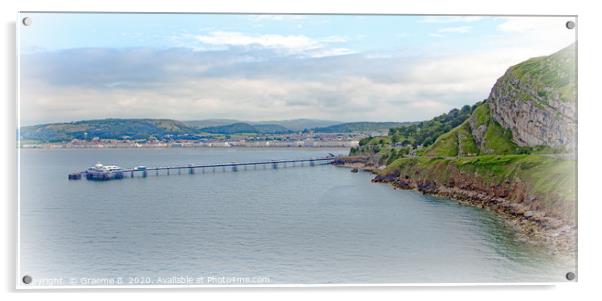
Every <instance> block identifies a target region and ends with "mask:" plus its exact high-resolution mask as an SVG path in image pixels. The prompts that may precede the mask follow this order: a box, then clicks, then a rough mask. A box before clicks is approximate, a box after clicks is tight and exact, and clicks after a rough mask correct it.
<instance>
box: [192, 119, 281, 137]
mask: <svg viewBox="0 0 602 301" xmlns="http://www.w3.org/2000/svg"><path fill="white" fill-rule="evenodd" d="M200 131H201V132H204V133H210V134H226V135H229V134H243V133H245V134H281V133H288V132H290V130H289V129H287V128H285V127H283V126H281V125H277V124H255V125H251V124H248V123H246V122H237V123H233V124H228V125H222V126H213V127H206V128H202V129H200Z"/></svg>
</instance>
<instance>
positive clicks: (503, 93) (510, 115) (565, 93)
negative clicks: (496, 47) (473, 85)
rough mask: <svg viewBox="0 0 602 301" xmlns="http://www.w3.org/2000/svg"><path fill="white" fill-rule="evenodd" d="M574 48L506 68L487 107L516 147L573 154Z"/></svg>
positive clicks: (575, 106) (574, 121)
mask: <svg viewBox="0 0 602 301" xmlns="http://www.w3.org/2000/svg"><path fill="white" fill-rule="evenodd" d="M575 53H576V49H575V45H571V46H569V47H566V48H564V49H562V50H560V51H559V52H557V53H554V54H552V55H550V56H546V57H537V58H532V59H530V60H527V61H525V62H523V63H520V64H518V65H515V66H513V67H511V68H509V69H508V70H507V71H506V73H505V74H504V75H503V76H502V77H501V78H500V79H498V81H497V82H496V84H495V85H494V87H493V89H492V90H491V94H490V95H489V98H488V99H487V100H486V103H487V104H488V105H489V108H490V110H491V116H492V117H493V119H494V120H495V121H496V122H498V123H499V124H500V125H501V126H502V127H504V128H506V129H509V130H511V131H512V141H513V142H514V143H516V144H517V145H519V146H538V145H545V146H551V147H554V148H564V149H567V150H572V149H573V148H574V146H575V139H576V134H577V118H576V114H577V102H576V85H575V80H576V74H575Z"/></svg>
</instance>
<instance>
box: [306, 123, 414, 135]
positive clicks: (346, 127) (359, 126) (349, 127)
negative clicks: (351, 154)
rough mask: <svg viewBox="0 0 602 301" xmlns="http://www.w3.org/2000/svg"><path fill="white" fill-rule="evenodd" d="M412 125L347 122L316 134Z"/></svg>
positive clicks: (326, 128) (319, 129)
mask: <svg viewBox="0 0 602 301" xmlns="http://www.w3.org/2000/svg"><path fill="white" fill-rule="evenodd" d="M407 124H411V123H410V122H347V123H341V124H335V125H331V126H327V127H321V128H316V129H314V132H316V133H351V132H370V131H377V130H386V129H389V128H392V127H398V126H403V125H407Z"/></svg>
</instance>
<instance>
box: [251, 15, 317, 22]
mask: <svg viewBox="0 0 602 301" xmlns="http://www.w3.org/2000/svg"><path fill="white" fill-rule="evenodd" d="M248 19H249V20H251V21H256V22H259V21H300V20H305V19H307V16H306V15H252V16H248Z"/></svg>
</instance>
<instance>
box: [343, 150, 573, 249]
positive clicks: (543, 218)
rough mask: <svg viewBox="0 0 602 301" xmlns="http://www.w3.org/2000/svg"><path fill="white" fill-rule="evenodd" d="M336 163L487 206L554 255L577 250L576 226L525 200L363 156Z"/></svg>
mask: <svg viewBox="0 0 602 301" xmlns="http://www.w3.org/2000/svg"><path fill="white" fill-rule="evenodd" d="M335 165H337V166H340V167H347V168H357V169H361V170H364V171H368V172H371V173H373V174H375V177H374V178H373V179H372V182H374V183H387V184H390V185H392V186H393V187H394V188H395V189H404V190H416V191H419V192H421V193H423V194H427V195H433V196H439V197H445V198H448V199H450V200H453V201H456V202H458V203H459V204H463V205H467V206H474V207H479V208H483V209H485V210H490V211H492V212H495V213H496V214H497V215H499V216H500V217H502V218H503V220H504V221H505V222H507V223H508V225H509V226H511V227H512V228H514V229H515V230H516V235H517V239H518V240H519V241H523V242H525V243H529V244H533V245H540V246H544V247H546V248H547V249H548V250H549V253H550V254H554V255H571V254H574V253H575V252H576V249H575V248H576V237H577V229H576V226H575V225H571V224H569V223H568V222H566V221H565V220H563V219H561V218H558V217H554V216H553V215H551V214H547V213H546V212H545V211H544V210H535V209H533V208H531V207H530V206H527V205H525V204H521V203H517V202H512V201H511V200H509V199H507V198H504V197H500V196H499V195H496V193H495V192H489V193H487V192H482V191H477V190H471V189H465V188H460V187H454V186H452V187H449V186H447V185H442V184H440V183H437V182H435V181H430V180H417V179H413V178H409V177H400V176H399V175H396V174H382V173H379V171H380V170H379V168H378V167H377V166H376V165H374V164H373V163H372V162H369V161H367V159H366V158H363V159H362V158H359V157H358V158H351V159H348V158H346V159H344V160H339V161H337V162H335Z"/></svg>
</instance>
